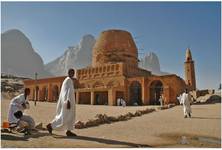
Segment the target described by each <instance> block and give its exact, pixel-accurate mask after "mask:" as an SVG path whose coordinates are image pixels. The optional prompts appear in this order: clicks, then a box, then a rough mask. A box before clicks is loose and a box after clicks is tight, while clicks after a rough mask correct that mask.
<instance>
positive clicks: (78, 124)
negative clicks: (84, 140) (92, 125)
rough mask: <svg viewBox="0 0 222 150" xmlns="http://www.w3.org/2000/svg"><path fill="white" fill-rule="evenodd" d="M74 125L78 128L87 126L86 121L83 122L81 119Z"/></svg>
mask: <svg viewBox="0 0 222 150" xmlns="http://www.w3.org/2000/svg"><path fill="white" fill-rule="evenodd" d="M74 126H75V128H76V129H82V128H84V127H85V126H84V123H83V122H81V121H77V122H76V123H75V125H74Z"/></svg>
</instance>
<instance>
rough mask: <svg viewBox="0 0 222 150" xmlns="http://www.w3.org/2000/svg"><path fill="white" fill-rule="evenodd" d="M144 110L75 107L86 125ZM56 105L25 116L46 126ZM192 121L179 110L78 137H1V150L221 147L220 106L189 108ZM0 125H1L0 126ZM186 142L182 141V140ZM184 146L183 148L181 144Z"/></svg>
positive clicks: (90, 130)
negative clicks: (21, 149)
mask: <svg viewBox="0 0 222 150" xmlns="http://www.w3.org/2000/svg"><path fill="white" fill-rule="evenodd" d="M8 105H9V100H2V101H1V120H2V121H4V120H7V111H8ZM147 107H154V106H140V107H139V106H138V107H125V108H123V107H116V106H90V105H76V108H77V111H76V112H77V115H76V120H81V121H87V120H88V119H93V118H94V117H95V115H96V114H99V113H101V114H104V113H105V114H107V115H112V116H118V115H120V114H126V113H127V112H135V111H136V110H140V109H141V110H144V109H145V108H147ZM55 108H56V104H55V103H45V102H39V103H37V106H36V107H35V106H34V105H33V103H31V109H30V110H28V111H27V112H26V113H27V114H30V115H32V116H33V118H34V119H35V121H36V122H37V123H38V122H42V123H43V124H44V125H46V124H47V123H48V122H49V121H51V120H52V119H53V116H54V114H55ZM192 109H193V115H192V118H187V119H185V118H183V111H182V106H176V107H173V108H170V109H167V110H158V111H155V112H153V113H150V114H145V115H143V116H140V117H136V118H132V119H131V120H128V121H121V122H116V123H112V124H104V125H100V126H96V127H91V128H86V129H75V131H74V132H75V133H77V135H78V136H77V137H73V138H67V137H66V136H65V133H64V132H61V131H55V132H53V133H54V134H53V135H49V134H48V133H47V132H46V131H40V132H39V133H37V134H33V135H30V136H23V135H22V134H21V135H18V134H8V133H1V146H2V147H33V148H35V147H73V148H76V147H221V104H220V103H217V104H208V105H192ZM1 124H2V123H1ZM184 138H185V140H182V139H184ZM184 141H185V143H187V144H182V143H184Z"/></svg>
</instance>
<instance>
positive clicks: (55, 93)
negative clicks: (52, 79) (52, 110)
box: [52, 85, 59, 101]
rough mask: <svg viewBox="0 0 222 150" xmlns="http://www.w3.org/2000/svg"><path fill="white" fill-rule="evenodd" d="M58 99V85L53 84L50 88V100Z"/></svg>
mask: <svg viewBox="0 0 222 150" xmlns="http://www.w3.org/2000/svg"><path fill="white" fill-rule="evenodd" d="M58 99H59V87H58V85H54V86H53V88H52V100H53V101H57V100H58Z"/></svg>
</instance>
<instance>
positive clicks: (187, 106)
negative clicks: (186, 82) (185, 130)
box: [181, 89, 191, 118]
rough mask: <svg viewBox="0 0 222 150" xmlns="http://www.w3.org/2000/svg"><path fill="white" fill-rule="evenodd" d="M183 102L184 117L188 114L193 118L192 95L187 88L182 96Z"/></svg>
mask: <svg viewBox="0 0 222 150" xmlns="http://www.w3.org/2000/svg"><path fill="white" fill-rule="evenodd" d="M181 104H183V112H184V118H187V117H188V116H189V117H190V118H191V106H190V104H191V96H190V94H189V93H188V90H187V89H185V92H184V93H183V94H182V96H181Z"/></svg>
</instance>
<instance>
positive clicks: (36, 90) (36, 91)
mask: <svg viewBox="0 0 222 150" xmlns="http://www.w3.org/2000/svg"><path fill="white" fill-rule="evenodd" d="M37 75H38V73H37V72H36V73H35V106H36V101H37V98H38V87H37Z"/></svg>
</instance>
